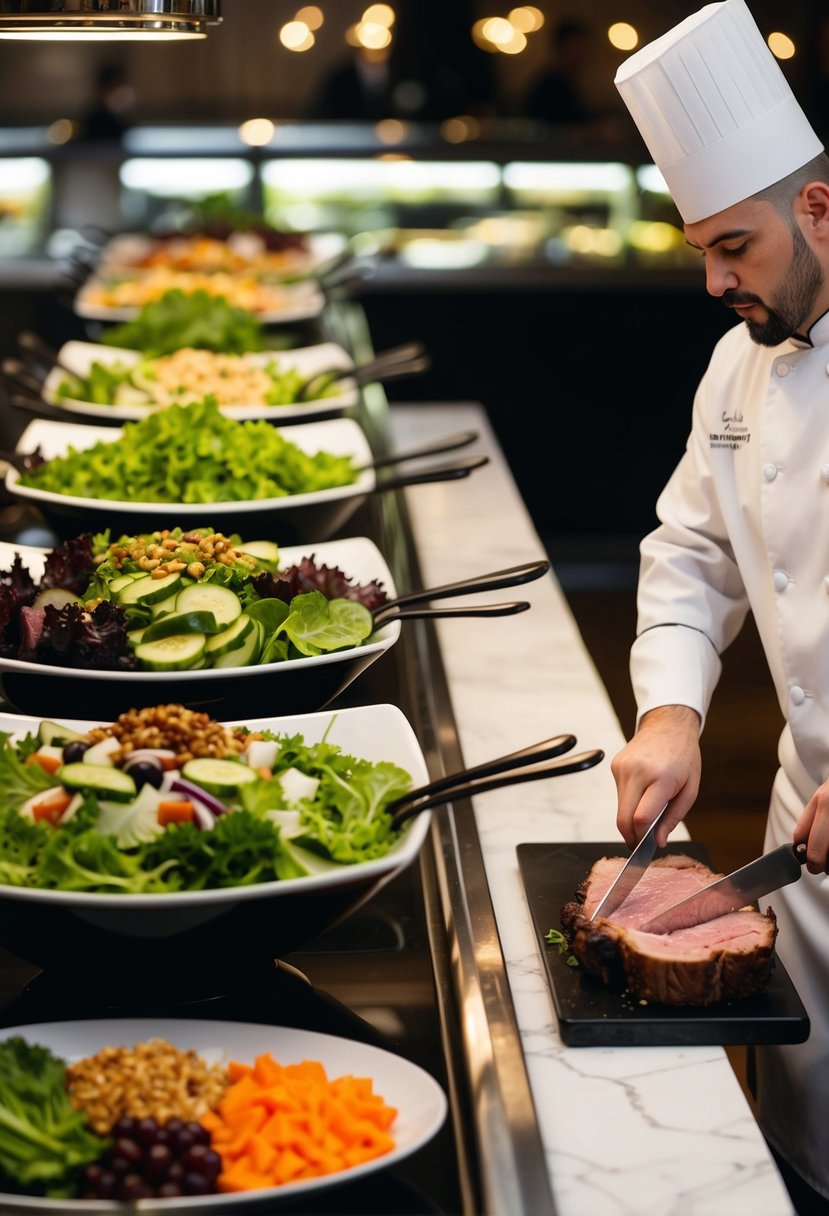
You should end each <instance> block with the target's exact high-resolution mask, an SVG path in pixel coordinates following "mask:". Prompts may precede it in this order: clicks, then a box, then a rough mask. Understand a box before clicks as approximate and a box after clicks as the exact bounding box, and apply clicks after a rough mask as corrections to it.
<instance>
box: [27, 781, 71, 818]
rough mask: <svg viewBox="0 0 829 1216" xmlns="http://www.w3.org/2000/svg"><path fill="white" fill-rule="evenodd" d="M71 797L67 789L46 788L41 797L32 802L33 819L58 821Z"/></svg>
mask: <svg viewBox="0 0 829 1216" xmlns="http://www.w3.org/2000/svg"><path fill="white" fill-rule="evenodd" d="M72 798H73V795H72V794H70V793H69V791H68V790H64V789H55V790H47V791H46V794H45V795H44V797H43V798H40V799H38V801H37V802H35V803H33V804H32V814H33V815H34V817H35V821H37V822H39V821H40V820H41V819H46V820H48V821H49V823H58V822H59V821H60V819H61V817H62V816H63V814H64V812H65V811H66V808H67V807H68V806H69V803H70V802H71V801H72Z"/></svg>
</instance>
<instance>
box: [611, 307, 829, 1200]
mask: <svg viewBox="0 0 829 1216" xmlns="http://www.w3.org/2000/svg"><path fill="white" fill-rule="evenodd" d="M657 516H658V518H659V520H660V523H659V526H658V527H657V528H656V529H655V530H654V531H653V532H652V533H651V534H650V535H649V536H647V537H646V538H645V539H644V540H643V542H642V545H641V571H640V583H639V592H638V624H637V637H636V640H635V642H634V645H633V647H632V650H631V677H632V682H633V688H634V693H635V696H636V703H637V711H638V715H639V717H640V718H641V716H642V715H643V714H644V713H645V712H646V711H647V710H649V709H653V708H655V707H657V706H660V705H671V704H680V705H689V706H692V707H693V708H694V709H696V710H697V712H698V713H699V714H700V717H701V718H702V720H703V723H704V721H705V717H706V713H707V710H708V707H709V704H710V701H711V696H712V694H713V691H714V688H715V686H716V683H717V680H718V679H719V676H720V671H721V662H720V655H721V654H722V652H723V651H724V650H725V648H726V647H727V646H728V645H729V644H730V643H731V642H732V641H733V640H734V638H735V637H736V635H737V633H738V632H739V629H740V627H741V625H742V624H743V622H744V620H745V617H746V614H747V612H748V611H749V609H751V611H752V613H753V615H754V619H755V622H756V625H757V630H758V633H759V635H760V638H761V640H762V644H763V648H764V650H765V654H766V658H767V661H768V664H769V669H770V671H771V675H772V678H773V680H774V687H775V689H776V692H777V698H778V700H779V703H780V708H781V710H782V712H783V716H784V718H785V722H786V725H785V727H784V729H783V731H782V734H781V737H780V743H779V748H778V757H779V760H780V766H781V767H780V770H779V771H778V775H777V778H776V780H775V783H774V789H773V791H772V798H771V805H770V811H769V821H768V827H767V832H766V842H765V848H766V849H770V848H772V847H774V846H775V845H778V844H782V843H784V842H786V841H790V840H791V836H792V830H793V828H794V824H795V822H796V820H797V819H798V817H799V816H800V814H801V812H802V810H803V807H804V806H805V804H806V802H808V800H809V798H810V797H811V795H812V794H813V793H814V791H815V789H816V788H817V787H818V786H819V785H821V784H823V782H825V781H826V780H827V779H829V313H828V314H825V315H824V316H823V317H821V318H820V320H819V321H818V322H817V323H816V324H815V325H814V326H813V327H812V329H811V330H810V332H809V334H808V335H807V339H806V340H801V339H799V338H792V339H789V340H787V341H785V342H783V343H781V344H780V345H779V346H775V347H765V346H758V345H756V344H755V343H754V342H752V340H751V338H750V337H749V334H748V330H747V328H746V326H745V325H744V324H743V323H742V322H740V323H739V324H738V325H736V326H734V328H732V329H730V330H729V331H728V332H727V333H726V334H725V335H724V336H723V337H722V338H721V339H720V341H719V342H718V343H717V345H716V347H715V349H714V352H713V355H712V357H711V360H710V363H709V365H708V368H707V370H706V372H705V374H704V376H703V378H702V380H701V381H700V385H699V388H698V391H697V394H696V397H695V400H694V409H693V426H692V431H691V435H690V437H689V440H688V444H687V447H686V450H685V453H684V455H683V457H682V459H681V460H680V462H679V465H678V466H677V468H676V470H675V471H674V473H673V475H672V476H671V478H670V480H669V482H668V484H667V486H666V487H665V489H664V491H663V492H662V494H661V495H660V497H659V499H658V502H657ZM688 823H689V826H690V829H691V832H692V835H693V810H692V811H691V815H690V818H689V820H688ZM827 883H828V880H826V879H825V878H823V877H821V876H812V875H809V874H807V873H804V875H803V877H802V878H801V879H800V880H799V881H798V882H797V883H795V884H793V885H792V886H790V887H786V888H784V889H783V890H781V891H778V892H775V893H774V894H773V895H771V896H768V897H767V903H768V904H770V905H771V906H772V907H773V908H774V911H775V914H776V915H777V919H778V925H779V934H778V940H777V950H778V954H779V956H780V958H781V959H782V960H783V962H784V965H785V966H786V968H787V970H788V971H789V972H790V974H791V975H792V978H793V979H794V981H795V985H796V987H797V988H798V991H799V993H800V995H801V997H802V999H803V1001H804V1004H805V1005H806V1008H807V1011H808V1013H809V1015H810V1019H811V1034H810V1037H809V1040H808V1042H807V1043H806V1044H803V1045H797V1046H792V1045H790V1046H786V1047H774V1048H768V1049H764V1050H763V1051H762V1052H761V1053H760V1072H759V1114H760V1119H761V1123H762V1124H763V1128H764V1131H765V1132H766V1135H767V1136H768V1137H769V1139H770V1140H771V1141H772V1143H774V1144H775V1146H776V1147H777V1148H778V1149H779V1150H780V1151H781V1152H783V1154H784V1155H785V1156H786V1157H788V1158H789V1160H790V1161H792V1163H793V1164H794V1165H795V1166H796V1168H798V1169H799V1170H800V1172H801V1173H802V1174H803V1175H804V1176H805V1177H806V1178H807V1180H808V1181H810V1182H811V1184H812V1185H813V1186H815V1187H816V1188H817V1189H818V1190H820V1191H822V1192H823V1193H824V1194H826V1195H827V1196H829V885H827ZM763 906H764V907H765V906H766V904H765V903H764V904H763Z"/></svg>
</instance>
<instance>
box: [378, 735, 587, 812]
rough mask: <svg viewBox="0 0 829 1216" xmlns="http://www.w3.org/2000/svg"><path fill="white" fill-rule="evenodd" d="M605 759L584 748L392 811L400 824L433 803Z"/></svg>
mask: <svg viewBox="0 0 829 1216" xmlns="http://www.w3.org/2000/svg"><path fill="white" fill-rule="evenodd" d="M603 759H604V752H603V751H601V750H600V749H598V748H596V749H595V750H594V751H589V752H580V753H579V755H578V756H572V757H570V758H569V759H567V760H565V761H564V762H562V761H561V760H545V761H542V762H541V763H540V764H531V765H528V766H527V767H525V768H520V769H513V770H511V771H508V772H502V773H499V774H496V775H495V776H492V777H485V778H483V779H482V780H480V781H469V780H466V779H464V780H460V781H459V782H458V784H457V785H453V786H451V787H449V788H447V789H444V790H441V792H440V793H437V794H432V795H431V796H430V797H428V798H424V799H423V800H422V801H421V802H416V803H414V805H408V804H407V805H405V806H404V807H403V808H402V809H401V810H399V811H397V812H394V813H393V814H392V827H394V828H399V827H400V825H401V824H402V823H405V822H406V820H407V819H410V818H411V817H412V816H413V815H419V814H420V812H421V811H429V810H431V809H432V808H433V807H436V806H441V805H442V804H443V803H445V802H452V801H454V800H455V799H456V798H467V797H472V796H474V795H476V794H485V793H487V792H488V791H489V790H498V789H502V788H503V787H504V786H507V785H521V784H522V783H523V782H525V781H541V780H543V779H544V778H546V777H563V776H565V775H566V774H567V773H580V772H583V771H584V770H585V769H588V768H593V767H594V765H596V764H598V763H599V762H600V761H601V760H603ZM391 805H393V804H391Z"/></svg>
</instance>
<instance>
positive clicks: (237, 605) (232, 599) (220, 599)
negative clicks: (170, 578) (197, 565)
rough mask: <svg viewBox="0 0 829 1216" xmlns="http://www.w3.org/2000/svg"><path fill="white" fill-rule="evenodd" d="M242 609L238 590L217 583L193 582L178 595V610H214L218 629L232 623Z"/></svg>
mask: <svg viewBox="0 0 829 1216" xmlns="http://www.w3.org/2000/svg"><path fill="white" fill-rule="evenodd" d="M241 611H242V601H241V600H240V599H239V597H238V595H237V594H236V592H235V591H231V590H230V588H229V587H222V586H219V585H218V584H216V583H192V584H191V585H190V586H189V587H184V588H183V589H182V590H181V591H179V593H178V596H177V597H176V612H212V613H213V615H214V617H215V618H216V626H217V628H218V629H226V628H227V626H228V625H232V624H233V622H234V621H235V620H236V618H237V617H238V616H239V615H240V613H241Z"/></svg>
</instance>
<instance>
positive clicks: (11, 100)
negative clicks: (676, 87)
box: [0, 0, 829, 124]
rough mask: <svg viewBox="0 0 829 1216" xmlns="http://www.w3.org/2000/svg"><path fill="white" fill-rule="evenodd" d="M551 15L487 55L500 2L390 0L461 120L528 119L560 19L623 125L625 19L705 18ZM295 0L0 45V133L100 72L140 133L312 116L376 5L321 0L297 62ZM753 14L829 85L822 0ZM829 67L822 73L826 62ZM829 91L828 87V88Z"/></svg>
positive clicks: (647, 31)
mask: <svg viewBox="0 0 829 1216" xmlns="http://www.w3.org/2000/svg"><path fill="white" fill-rule="evenodd" d="M534 3H535V4H536V6H537V7H539V8H541V9H542V11H543V12H544V13H545V15H546V17H547V25H546V28H545V29H542V30H540V31H539V32H538V33H536V34H533V35H531V36H530V39H529V43H528V46H527V49H526V50H525V51H524V52H523V53H522V54H520V55H502V54H499V55H491V54H487V53H485V52H484V51H481V50H479V49H478V48H476V47H475V46H474V44H473V43H472V40H471V38H470V34H469V31H470V29H471V27H472V24H473V22H474V21H475V20H477V19H478V18H481V17H484V16H493V15H497V14H502V13H505V12H506V11H508V9H509V7H510V6H509V5H506V4H504V5H501V4H494V3H492V2H491V0H394V5H393V7H394V8H395V10H396V11H397V14H398V19H397V23H396V26H395V41H394V47H395V51H394V55H395V67H396V70H398V71H399V72H400V74H401V75H402V76H403V77H405V78H407V79H416V80H417V79H420V80H422V81H424V82H425V84H426V86H427V92H429V93H430V95H432V96H433V97H434V98H435V99H436V102H437V105H438V108H440V107H441V106H442V107H443V108H444V109H445V110H446V112H447V113H457V112H458V110H459V109H461V110H472V111H476V110H477V111H481V112H494V113H496V114H501V115H506V114H520V111H521V99H522V96H523V94H524V91H525V89H526V87H527V83H528V81H529V80H530V78H531V77H532V76H533V75H534V74H535V73H536V72H537V71H539V70H540V68H541V67H542V65H543V64H544V63H545V61H546V57H547V54H548V32H549V29H550V27H551V26H552V25H553V24H554V23H555V21H556V20H557V19H558V18H559V17H562V16H566V15H569V14H573V13H575V14H577V15H578V16H579V17H580V18H581V19H582V20H584V21H587V22H589V23H590V24H591V26H592V27H593V29H594V31H595V32H596V35H597V37H596V39H595V45H594V51H593V60H592V62H591V64H590V69H589V73H588V76H587V78H586V80H585V90H586V92H587V94H588V97H589V100H590V101H591V102H592V104H593V105H594V106H596V107H598V108H600V109H604V110H615V111H616V112H617V113H618V114H619V115H622V116H623V117H624V116H625V115H626V112H625V111H624V107H623V106H622V105H621V103H620V101H619V98H618V95H617V93H616V90H615V88H614V86H613V76H614V73H615V70H616V67H617V66H618V64H619V62H620V61H621V60H622V59H623V58H624V54H623V53H621V52H618V51H615V50H614V49H613V48H612V47H611V46H610V45H609V43H608V42H607V40H606V37H605V31H606V29H607V27H608V26H609V25H610V24H611V22H614V21H620V20H627V21H630V22H632V23H633V24H634V25H636V27H637V28H638V29H639V31H640V35H641V38H642V41H643V42H644V41H649V40H650V39H651V38H654V37H656V36H658V35H659V34H661V33H663V32H664V31H665V30H666V29H668V28H669V27H670V26H672V25H674V24H675V23H676V22H677V21H679V20H681V19H682V18H683V17H684V16H687V15H688V14H689V13H691V12H694V11H695V10H696V9H698V8H699V7H700V3H698V2H697V0H662V2H661V3H659V4H654V3H653V2H652V0H625V3H624V4H623V5H620V4H619V3H618V0H569V2H568V0H534ZM298 7H300V5H299V0H223V4H222V14H223V19H222V24H221V25H220V26H218V27H215V28H213V29H212V30H211V31H210V33H209V35H208V37H207V38H206V39H205V40H204V41H202V42H195V43H162V44H160V45H156V46H149V45H147V44H145V43H127V44H121V45H120V46H118V47H113V44H106V43H98V44H94V45H91V46H85V47H84V46H80V45H78V46H68V45H66V44H62V43H40V44H37V43H29V44H21V43H15V42H3V43H0V121H1V122H3V123H5V124H15V123H18V122H29V121H45V122H51V121H52V120H54V119H55V118H60V117H67V118H76V117H78V116H79V115H80V114H81V113H82V112H83V111H84V109H85V108H86V106H87V105H88V104H89V102H90V100H91V97H92V91H93V81H94V77H95V73H96V70H97V68H98V67H99V66H100V65H101V64H102V63H104V62H107V61H109V60H112V59H115V60H116V61H118V62H120V63H123V64H124V65H125V66H126V68H127V70H128V75H129V78H130V80H131V82H132V84H133V85H134V87H135V90H136V94H137V109H136V116H137V118H138V119H139V120H140V121H170V120H172V121H176V120H207V121H216V120H221V121H229V122H240V121H242V120H243V119H245V118H249V117H251V116H255V115H266V116H269V117H271V118H284V119H292V118H298V117H302V116H303V115H304V114H305V113H306V112H307V106H308V104H309V102H310V100H311V97H312V95H313V93H314V91H315V89H316V88H317V87H318V85H319V83H320V81H321V80H322V78H323V77H324V76H325V74H326V73H328V72H329V71H330V70H331V69H332V67H333V66H334V65H335V64H336V63H337V62H340V61H341V60H342V59H343V57H344V56H347V55H348V54H349V52H348V48H347V46H346V43H345V41H344V35H345V31H346V29H347V27H348V26H349V25H351V24H352V23H353V22H354V21H357V20H359V18H360V15H361V13H362V11H363V9H364V8H365V7H366V0H321V7H322V8H323V10H324V12H325V15H326V20H325V22H324V24H323V26H322V27H321V29H320V30H318V31H317V35H316V45H315V46H314V48H313V49H312V50H310V51H308V52H305V53H302V54H296V53H292V52H289V51H287V50H285V48H284V47H282V46H281V45H280V44H279V42H278V39H277V33H278V30H279V27H280V26H281V25H282V24H283V23H284V22H285V21H288V20H291V19H292V18H293V16H294V14H295V13H296V11H297V8H298ZM750 7H751V10H752V12H753V13H754V15H755V17H756V19H757V22H758V25H759V26H760V28H761V29H762V30H763V32H764V33H765V34H769V33H771V32H772V31H773V30H776V29H780V30H782V31H783V32H784V33H787V34H789V35H790V37H792V38H794V39H795V41H796V43H797V45H798V48H799V49H798V54H797V56H796V57H795V58H794V59H792V60H789V61H787V62H786V63H784V64H783V67H784V71H785V72H786V74H787V76H788V77H789V79H790V80H791V81H792V83H793V84H794V85H795V86H796V87H797V89H798V91H799V92H801V95H802V94H803V93H805V92H808V93H810V94H811V92H812V82H813V81H815V80H820V79H822V80H823V81H824V82H825V81H826V79H827V77H829V58H827V57H829V49H827V48H826V46H825V43H826V41H827V39H826V38H825V37H824V39H823V43H824V49H823V51H821V49H820V48H821V38H820V37H819V31H820V30H825V29H826V18H827V9H826V3H825V0H793V2H792V3H790V4H787V5H785V6H782V5H781V4H780V3H779V0H752V2H751V5H750ZM821 54H822V55H823V56H824V58H823V62H822V64H821V63H820V62H819V60H820V56H821ZM824 87H825V83H824Z"/></svg>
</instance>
